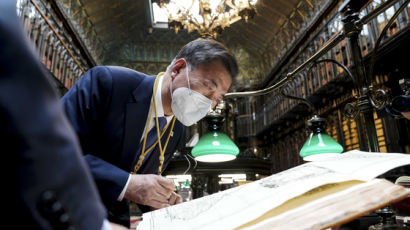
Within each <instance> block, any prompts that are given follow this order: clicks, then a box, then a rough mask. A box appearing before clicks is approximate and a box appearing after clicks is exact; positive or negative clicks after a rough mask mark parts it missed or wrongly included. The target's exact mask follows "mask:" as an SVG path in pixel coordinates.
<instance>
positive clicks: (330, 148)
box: [300, 115, 343, 161]
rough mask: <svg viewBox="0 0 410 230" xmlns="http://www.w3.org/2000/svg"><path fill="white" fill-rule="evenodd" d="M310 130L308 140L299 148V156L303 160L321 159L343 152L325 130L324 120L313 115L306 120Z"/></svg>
mask: <svg viewBox="0 0 410 230" xmlns="http://www.w3.org/2000/svg"><path fill="white" fill-rule="evenodd" d="M307 126H308V127H309V129H310V130H311V132H310V134H309V138H308V140H307V141H306V142H305V144H304V145H303V147H302V149H301V150H300V156H301V157H302V158H303V160H305V161H316V160H322V159H325V158H328V157H331V156H335V155H339V154H340V153H342V152H343V147H342V146H341V145H340V144H339V143H337V142H336V141H335V140H334V139H333V138H332V137H331V136H329V135H328V134H327V133H326V131H325V126H326V120H325V119H323V118H321V117H319V116H318V115H314V116H313V117H312V118H311V119H310V120H308V121H307Z"/></svg>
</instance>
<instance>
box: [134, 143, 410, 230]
mask: <svg viewBox="0 0 410 230" xmlns="http://www.w3.org/2000/svg"><path fill="white" fill-rule="evenodd" d="M403 165H410V154H396V153H369V152H361V151H357V150H354V151H350V152H346V153H343V154H341V155H340V156H336V157H332V158H329V159H327V160H324V161H320V162H310V163H305V164H303V165H300V166H297V167H294V168H291V169H289V170H286V171H283V172H280V173H277V174H274V175H272V176H269V177H267V178H264V179H261V180H258V181H255V182H252V183H248V184H245V185H241V186H238V187H235V188H232V189H228V190H225V191H222V192H219V193H215V194H212V195H209V196H206V197H202V198H199V199H195V200H192V201H189V202H185V203H182V204H178V205H175V206H171V207H169V208H164V209H160V210H156V211H153V212H148V213H145V214H144V215H143V220H142V222H140V223H139V225H138V228H137V229H138V230H146V229H149V230H151V229H180V230H181V229H212V230H213V229H326V228H330V227H333V226H337V225H340V224H342V223H346V222H348V221H351V220H353V219H355V218H357V217H360V216H362V215H365V214H366V213H369V212H371V211H374V210H376V209H378V208H381V207H383V206H386V205H387V204H389V203H392V202H395V201H398V200H401V199H404V198H406V197H408V196H410V191H409V190H408V189H406V188H404V187H402V186H399V185H395V184H393V183H391V182H389V181H387V180H385V179H375V178H376V177H377V176H379V175H381V174H383V173H385V172H387V171H389V170H391V169H394V168H396V167H399V166H403Z"/></svg>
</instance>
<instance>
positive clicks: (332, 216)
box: [240, 179, 410, 230]
mask: <svg viewBox="0 0 410 230" xmlns="http://www.w3.org/2000/svg"><path fill="white" fill-rule="evenodd" d="M345 183H346V182H341V183H335V184H331V186H332V187H333V188H336V189H337V188H340V187H343V186H345V185H346V184H345ZM324 186H327V185H324ZM322 190H323V189H322ZM322 192H323V191H321V190H316V189H314V190H313V191H311V192H308V194H303V195H302V196H300V197H296V198H294V199H292V200H290V201H289V202H290V203H292V202H296V203H298V202H300V200H302V201H303V199H309V198H310V197H312V196H315V195H316V194H317V193H322ZM309 193H311V194H309ZM409 194H410V191H409V190H408V189H405V188H403V187H402V186H399V185H395V184H393V183H391V182H390V181H387V180H384V179H374V180H372V181H370V182H367V183H361V184H357V185H354V186H351V187H350V188H347V189H342V190H340V191H339V192H336V193H330V194H329V195H328V196H324V197H320V198H319V199H315V200H313V201H311V202H308V203H305V204H304V205H301V206H298V207H296V208H294V209H290V210H289V211H288V212H283V213H281V214H279V215H277V216H273V217H271V218H265V219H264V220H262V221H260V222H254V223H250V224H248V225H244V226H242V227H243V228H240V229H246V230H257V229H258V230H259V229H260V230H264V229H270V230H274V229H278V230H280V229H283V228H284V226H286V229H299V230H317V229H327V228H330V227H337V226H340V225H341V224H343V223H347V222H349V221H351V220H354V219H356V218H358V217H360V216H362V215H364V214H366V213H369V212H371V211H374V210H377V209H379V208H382V207H384V206H386V205H387V204H389V203H392V202H395V201H397V200H401V199H404V198H406V197H408V196H409ZM286 203H288V202H286ZM286 203H285V204H286ZM271 212H272V213H273V214H275V213H274V212H275V210H272V211H271Z"/></svg>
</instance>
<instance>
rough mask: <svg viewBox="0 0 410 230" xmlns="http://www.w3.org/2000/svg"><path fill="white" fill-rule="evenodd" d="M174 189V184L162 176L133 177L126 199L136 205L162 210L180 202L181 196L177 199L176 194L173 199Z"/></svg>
mask: <svg viewBox="0 0 410 230" xmlns="http://www.w3.org/2000/svg"><path fill="white" fill-rule="evenodd" d="M174 189H175V185H174V183H173V182H172V181H170V180H168V179H166V178H164V177H162V176H158V175H154V174H144V175H131V178H130V182H129V184H128V187H127V190H126V191H125V195H124V197H125V198H126V199H128V200H131V201H134V202H135V203H138V204H143V205H148V206H150V207H152V208H154V209H160V208H166V207H169V206H170V205H172V204H175V203H176V202H178V197H179V196H178V197H176V196H175V195H176V194H175V195H173V196H172V197H171V194H173V193H174V192H173V191H174ZM173 197H176V198H173ZM179 198H181V197H179ZM171 199H172V200H171ZM170 201H172V204H171V203H170Z"/></svg>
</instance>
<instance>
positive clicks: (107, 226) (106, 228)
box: [101, 219, 112, 230]
mask: <svg viewBox="0 0 410 230" xmlns="http://www.w3.org/2000/svg"><path fill="white" fill-rule="evenodd" d="M101 230H112V228H111V225H110V222H108V220H107V219H104V222H103V225H102V228H101Z"/></svg>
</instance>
